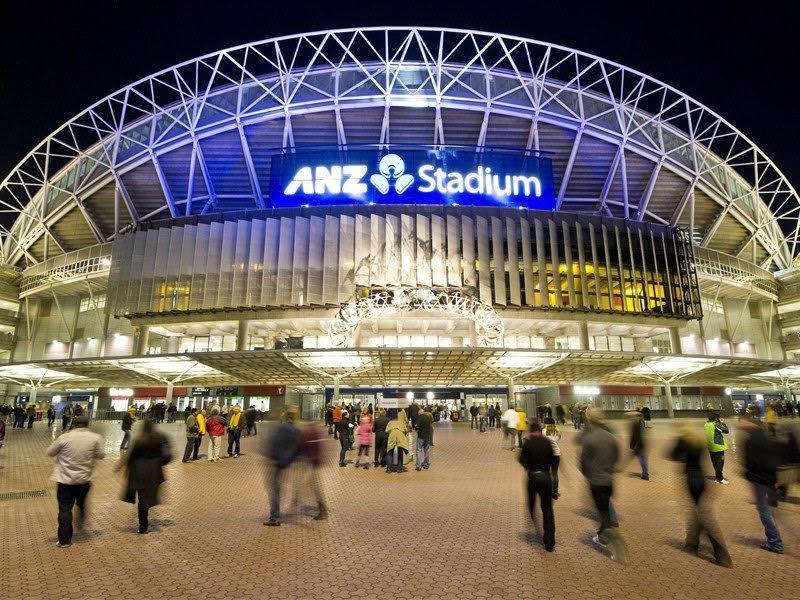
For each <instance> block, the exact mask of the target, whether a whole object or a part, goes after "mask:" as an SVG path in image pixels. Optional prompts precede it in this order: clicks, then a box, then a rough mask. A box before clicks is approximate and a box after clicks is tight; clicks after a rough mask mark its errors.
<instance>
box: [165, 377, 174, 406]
mask: <svg viewBox="0 0 800 600" xmlns="http://www.w3.org/2000/svg"><path fill="white" fill-rule="evenodd" d="M173 385H174V384H172V383H168V384H167V397H166V399H165V402H166V405H167V406H169V405H170V404H172V388H173Z"/></svg>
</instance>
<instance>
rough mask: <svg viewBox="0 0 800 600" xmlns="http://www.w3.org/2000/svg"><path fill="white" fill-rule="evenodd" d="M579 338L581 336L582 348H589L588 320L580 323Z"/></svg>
mask: <svg viewBox="0 0 800 600" xmlns="http://www.w3.org/2000/svg"><path fill="white" fill-rule="evenodd" d="M578 338H580V344H581V350H589V324H588V323H587V322H586V321H580V322H579V323H578Z"/></svg>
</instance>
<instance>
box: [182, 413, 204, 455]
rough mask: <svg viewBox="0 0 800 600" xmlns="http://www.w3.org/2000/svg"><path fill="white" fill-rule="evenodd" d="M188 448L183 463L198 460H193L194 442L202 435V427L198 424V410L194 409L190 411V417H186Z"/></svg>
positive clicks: (184, 452)
mask: <svg viewBox="0 0 800 600" xmlns="http://www.w3.org/2000/svg"><path fill="white" fill-rule="evenodd" d="M185 426H186V447H185V448H184V450H183V459H182V460H181V462H185V463H187V462H191V461H192V460H196V459H193V458H192V453H193V452H194V441H195V440H196V439H197V436H198V434H199V433H200V426H199V425H198V423H197V409H196V408H193V409H191V410H190V411H189V416H188V417H186V421H185Z"/></svg>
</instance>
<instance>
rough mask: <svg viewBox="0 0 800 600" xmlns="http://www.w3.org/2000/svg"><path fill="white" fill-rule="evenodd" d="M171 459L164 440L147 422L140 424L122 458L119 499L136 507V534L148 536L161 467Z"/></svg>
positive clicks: (162, 474)
mask: <svg viewBox="0 0 800 600" xmlns="http://www.w3.org/2000/svg"><path fill="white" fill-rule="evenodd" d="M171 460H172V451H171V449H170V444H169V440H167V437H166V436H165V435H164V434H163V433H161V432H159V431H156V429H155V428H154V427H153V422H152V421H151V420H150V419H145V421H144V423H142V431H141V433H140V434H139V436H138V437H137V438H136V440H135V441H134V442H133V447H132V448H131V451H130V452H129V453H128V454H127V455H126V456H125V460H124V464H125V467H126V469H125V471H126V475H127V477H126V484H125V492H124V493H123V496H122V499H123V500H124V501H125V502H129V503H131V504H136V501H137V500H138V505H137V512H138V515H139V529H138V530H137V531H138V533H147V530H148V528H149V526H150V520H149V514H150V509H151V508H152V507H154V506H156V505H157V504H158V488H159V486H160V485H161V484H162V483H164V465H166V464H167V463H168V462H170V461H171Z"/></svg>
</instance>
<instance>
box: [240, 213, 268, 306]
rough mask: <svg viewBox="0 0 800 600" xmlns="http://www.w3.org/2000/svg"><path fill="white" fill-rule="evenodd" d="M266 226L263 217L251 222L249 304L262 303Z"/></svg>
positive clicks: (246, 294) (248, 252)
mask: <svg viewBox="0 0 800 600" xmlns="http://www.w3.org/2000/svg"><path fill="white" fill-rule="evenodd" d="M265 228H266V223H265V222H264V220H263V219H253V221H252V222H251V223H250V248H249V249H248V251H247V291H246V292H245V304H246V305H247V306H259V305H260V304H261V283H262V270H263V268H264V231H265Z"/></svg>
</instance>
